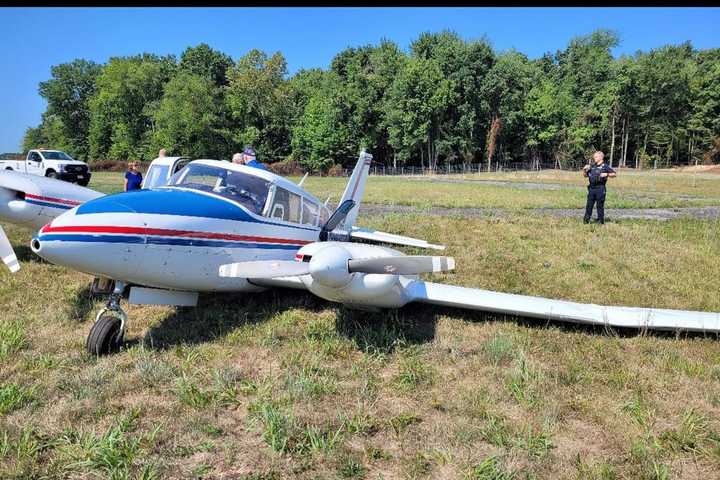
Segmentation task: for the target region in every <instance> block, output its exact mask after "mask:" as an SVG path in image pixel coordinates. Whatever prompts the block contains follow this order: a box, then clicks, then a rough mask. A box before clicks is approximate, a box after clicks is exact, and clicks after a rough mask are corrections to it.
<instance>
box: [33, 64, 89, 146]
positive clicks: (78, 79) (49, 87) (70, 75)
mask: <svg viewBox="0 0 720 480" xmlns="http://www.w3.org/2000/svg"><path fill="white" fill-rule="evenodd" d="M101 70H102V67H101V66H100V65H98V64H97V63H94V62H90V61H88V60H82V59H77V60H73V61H72V62H69V63H62V64H60V65H55V66H53V67H52V68H51V69H50V71H51V74H52V77H51V78H50V79H49V80H46V81H44V82H40V86H39V88H38V90H39V92H40V96H41V97H43V98H44V99H45V100H46V101H47V104H48V106H47V111H46V114H47V115H48V116H50V117H51V118H52V126H50V125H45V126H43V127H40V128H43V129H47V128H51V127H52V129H53V130H54V133H52V134H51V136H50V137H46V141H51V142H53V143H57V145H54V146H56V148H60V145H62V146H63V148H65V149H67V150H69V151H72V153H73V154H74V155H76V156H77V157H78V158H82V159H85V158H87V154H88V141H87V139H88V130H89V127H90V108H89V100H90V98H91V97H92V95H93V94H94V93H95V81H96V79H97V76H98V75H99V74H100V71H101ZM50 117H48V118H50Z"/></svg>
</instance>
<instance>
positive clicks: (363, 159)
mask: <svg viewBox="0 0 720 480" xmlns="http://www.w3.org/2000/svg"><path fill="white" fill-rule="evenodd" d="M372 158H373V156H372V155H371V154H369V153H367V152H366V151H365V150H363V151H362V152H360V156H359V157H358V161H357V163H356V164H355V168H354V169H353V172H352V175H350V180H348V183H347V186H346V187H345V191H344V192H343V195H342V198H340V201H339V202H338V205H342V204H343V202H346V201H347V200H352V201H353V202H354V206H353V208H352V209H351V210H350V212H348V214H347V215H346V216H345V221H344V222H343V224H342V227H343V228H344V229H345V230H350V229H351V228H352V226H353V224H354V223H355V220H357V216H358V212H359V211H360V202H361V201H362V197H363V193H365V183H366V182H367V177H368V174H369V173H370V163H371V162H372Z"/></svg>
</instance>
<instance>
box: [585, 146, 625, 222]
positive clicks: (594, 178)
mask: <svg viewBox="0 0 720 480" xmlns="http://www.w3.org/2000/svg"><path fill="white" fill-rule="evenodd" d="M593 160H594V162H595V163H594V164H593V165H585V168H583V171H582V172H583V177H587V179H588V196H587V203H586V204H585V217H584V218H583V222H584V223H590V217H591V216H592V211H593V206H594V205H595V204H596V203H597V218H598V223H599V224H601V225H602V224H604V223H605V194H606V190H605V184H606V183H607V179H608V177H616V176H617V173H615V170H613V169H612V167H610V166H609V165H608V164H607V163H605V154H604V153H603V152H600V151H598V152H595V153H594V154H593Z"/></svg>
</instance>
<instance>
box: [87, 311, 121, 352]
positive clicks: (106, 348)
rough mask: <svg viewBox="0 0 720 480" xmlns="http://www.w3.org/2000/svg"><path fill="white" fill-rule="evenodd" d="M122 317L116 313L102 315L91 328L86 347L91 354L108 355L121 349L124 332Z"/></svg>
mask: <svg viewBox="0 0 720 480" xmlns="http://www.w3.org/2000/svg"><path fill="white" fill-rule="evenodd" d="M120 323H121V322H120V319H119V318H118V317H116V316H114V315H103V316H101V317H100V318H99V319H98V321H97V322H95V325H93V326H92V328H91V329H90V333H89V334H88V337H87V341H86V342H85V349H86V350H87V351H88V353H89V354H91V355H96V356H100V355H107V354H109V353H114V352H117V351H118V350H120V347H121V346H122V344H123V336H124V335H123V333H122V332H121V331H120Z"/></svg>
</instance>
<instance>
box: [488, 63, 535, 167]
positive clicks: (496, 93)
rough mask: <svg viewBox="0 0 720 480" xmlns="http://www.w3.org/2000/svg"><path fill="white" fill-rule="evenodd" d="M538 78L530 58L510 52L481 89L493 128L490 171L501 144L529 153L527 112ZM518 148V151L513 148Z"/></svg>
mask: <svg viewBox="0 0 720 480" xmlns="http://www.w3.org/2000/svg"><path fill="white" fill-rule="evenodd" d="M535 77H536V75H535V69H534V67H533V65H532V64H531V63H530V61H529V60H528V59H527V57H526V56H525V55H523V54H521V53H519V52H516V51H514V50H510V51H508V52H505V53H503V54H502V55H500V56H499V57H498V58H497V61H496V62H495V64H494V65H493V66H492V68H491V69H490V71H489V72H488V73H487V75H486V77H485V79H484V81H483V84H482V86H481V90H480V92H481V95H482V98H483V101H484V102H485V103H486V105H487V106H486V108H485V111H486V112H487V114H488V118H489V122H488V123H489V124H490V128H489V130H488V140H487V160H488V165H487V166H488V170H489V169H490V167H491V165H492V161H493V156H494V154H495V151H496V150H499V151H502V150H503V148H502V147H500V148H498V145H499V144H504V145H505V147H507V149H509V150H515V154H516V156H519V155H520V154H521V153H522V152H523V151H524V150H525V149H524V144H525V141H524V140H525V138H526V132H525V130H526V122H525V115H524V112H523V109H524V105H525V101H526V97H527V94H528V92H529V91H530V88H531V86H532V83H533V80H534V78H535ZM513 147H517V148H513Z"/></svg>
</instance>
